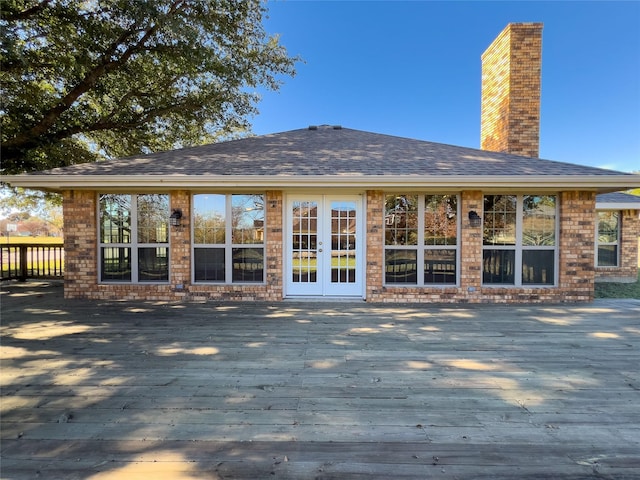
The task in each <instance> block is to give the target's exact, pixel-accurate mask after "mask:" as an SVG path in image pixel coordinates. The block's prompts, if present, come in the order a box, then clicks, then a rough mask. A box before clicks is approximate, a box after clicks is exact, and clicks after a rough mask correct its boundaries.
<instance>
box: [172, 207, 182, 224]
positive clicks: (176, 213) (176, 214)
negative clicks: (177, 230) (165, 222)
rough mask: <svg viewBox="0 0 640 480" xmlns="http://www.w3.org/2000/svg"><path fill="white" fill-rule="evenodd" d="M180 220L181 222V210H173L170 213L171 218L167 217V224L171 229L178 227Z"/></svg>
mask: <svg viewBox="0 0 640 480" xmlns="http://www.w3.org/2000/svg"><path fill="white" fill-rule="evenodd" d="M180 220H182V210H180V209H179V208H174V209H173V210H172V211H171V216H170V217H169V223H170V224H171V226H172V227H179V226H180Z"/></svg>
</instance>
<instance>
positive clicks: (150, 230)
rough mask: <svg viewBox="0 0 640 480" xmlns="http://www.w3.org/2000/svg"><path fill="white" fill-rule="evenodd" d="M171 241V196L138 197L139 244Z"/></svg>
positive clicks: (152, 195)
mask: <svg viewBox="0 0 640 480" xmlns="http://www.w3.org/2000/svg"><path fill="white" fill-rule="evenodd" d="M168 241H169V195H156V194H151V195H138V243H167V242H168Z"/></svg>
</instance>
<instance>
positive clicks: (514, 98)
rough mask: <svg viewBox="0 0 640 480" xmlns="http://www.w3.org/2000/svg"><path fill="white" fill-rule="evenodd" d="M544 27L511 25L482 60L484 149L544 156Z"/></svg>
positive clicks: (481, 126) (538, 25) (529, 24)
mask: <svg viewBox="0 0 640 480" xmlns="http://www.w3.org/2000/svg"><path fill="white" fill-rule="evenodd" d="M541 64H542V24H541V23H511V24H509V25H507V27H506V28H505V29H504V30H503V31H502V32H501V33H500V35H498V37H497V38H496V39H495V40H494V41H493V43H492V44H491V45H490V46H489V48H487V50H486V51H485V52H484V54H483V55H482V104H481V125H480V145H481V148H482V149H483V150H491V151H496V152H509V153H513V154H516V155H525V156H528V157H538V146H539V134H540V132H539V130H540V70H541Z"/></svg>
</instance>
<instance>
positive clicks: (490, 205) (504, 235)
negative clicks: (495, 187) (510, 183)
mask: <svg viewBox="0 0 640 480" xmlns="http://www.w3.org/2000/svg"><path fill="white" fill-rule="evenodd" d="M516 207H517V200H516V196H515V195H486V196H485V197H484V222H483V225H484V232H483V234H484V244H485V245H515V244H516Z"/></svg>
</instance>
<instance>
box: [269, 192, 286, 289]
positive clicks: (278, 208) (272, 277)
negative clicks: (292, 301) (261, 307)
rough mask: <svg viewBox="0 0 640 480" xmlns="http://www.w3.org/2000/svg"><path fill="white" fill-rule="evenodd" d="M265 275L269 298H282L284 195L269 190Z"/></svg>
mask: <svg viewBox="0 0 640 480" xmlns="http://www.w3.org/2000/svg"><path fill="white" fill-rule="evenodd" d="M265 209H266V212H265V224H266V225H265V227H266V228H265V230H266V231H265V240H266V245H265V266H266V269H265V275H266V282H267V291H266V297H267V299H268V300H282V298H283V296H284V293H283V291H284V290H283V285H284V268H283V265H282V262H283V255H284V237H283V225H284V222H283V217H282V215H283V195H282V192H281V191H267V194H266V203H265Z"/></svg>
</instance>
